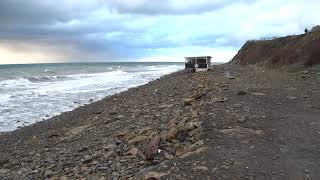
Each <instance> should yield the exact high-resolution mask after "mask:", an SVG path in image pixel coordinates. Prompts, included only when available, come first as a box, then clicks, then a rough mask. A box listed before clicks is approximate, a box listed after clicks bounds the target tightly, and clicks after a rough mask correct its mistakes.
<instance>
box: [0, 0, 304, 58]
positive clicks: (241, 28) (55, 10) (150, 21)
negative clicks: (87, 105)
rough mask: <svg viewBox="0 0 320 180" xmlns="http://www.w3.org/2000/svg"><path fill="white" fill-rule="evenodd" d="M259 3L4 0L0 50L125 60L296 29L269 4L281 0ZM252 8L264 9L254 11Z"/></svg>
mask: <svg viewBox="0 0 320 180" xmlns="http://www.w3.org/2000/svg"><path fill="white" fill-rule="evenodd" d="M261 2H262V4H259V3H257V2H256V1H254V0H238V1H232V0H197V1H196V0H184V1H182V0H162V1H155V0H121V1H120V0H83V1H78V0H56V1H52V0H0V50H1V47H4V48H10V49H11V50H13V51H26V52H28V51H36V50H37V49H39V50H41V51H45V52H46V51H48V52H54V53H57V54H60V55H61V57H65V58H66V59H67V58H69V59H73V58H74V59H79V58H82V59H85V58H86V57H90V58H92V59H95V58H96V59H99V60H101V59H112V60H120V59H123V58H143V57H145V56H147V55H150V53H152V52H156V53H161V54H157V55H163V54H166V53H168V52H170V51H169V50H170V49H177V48H181V49H183V48H184V47H186V46H188V47H190V46H196V47H204V48H217V49H219V48H220V47H232V48H239V47H240V46H241V44H242V43H243V42H244V41H245V40H246V39H247V38H252V37H256V36H259V35H260V34H263V33H260V34H258V33H256V34H253V33H252V32H253V29H254V28H253V27H263V28H261V29H255V30H257V31H259V32H267V31H266V29H267V28H268V27H267V25H266V24H267V23H266V22H268V23H270V22H272V23H273V24H275V23H277V24H279V26H284V27H285V28H291V29H292V25H291V24H289V25H287V24H286V23H284V22H283V21H284V20H282V19H281V18H278V17H283V16H281V14H280V15H279V14H275V13H273V12H272V13H271V11H270V10H268V11H266V10H264V9H267V8H269V9H272V8H275V7H276V6H274V7H273V5H272V4H268V2H267V1H261ZM290 2H291V1H290ZM294 2H295V1H294ZM294 2H292V3H291V4H290V5H292V4H293V5H294ZM297 2H298V1H297ZM297 2H296V3H297ZM284 4H285V3H284ZM282 5H283V4H279V6H282ZM298 5H299V3H298ZM298 5H297V6H298ZM267 6H268V7H267ZM283 6H284V5H283ZM284 7H287V6H284ZM294 8H295V7H294ZM251 11H257V12H255V13H257V14H259V13H261V14H262V15H260V16H257V17H256V16H252V14H251ZM260 11H263V12H260ZM264 11H265V12H264ZM282 11H283V10H282V9H280V10H279V12H280V13H281V12H282ZM237 13H238V14H237ZM264 14H266V15H264ZM273 14H275V15H274V17H273ZM288 17H291V16H288ZM260 19H262V20H263V22H264V23H261V22H260ZM269 19H270V20H269ZM289 20H291V19H289ZM257 24H258V25H257ZM259 24H260V25H259ZM261 24H262V25H265V26H261ZM277 27H278V26H277ZM299 27H300V26H299ZM281 30H282V29H280V28H279V30H278V29H277V31H281ZM268 32H269V31H268ZM252 34H253V35H252ZM265 34H267V33H265ZM198 49H199V48H198ZM0 63H1V62H0Z"/></svg>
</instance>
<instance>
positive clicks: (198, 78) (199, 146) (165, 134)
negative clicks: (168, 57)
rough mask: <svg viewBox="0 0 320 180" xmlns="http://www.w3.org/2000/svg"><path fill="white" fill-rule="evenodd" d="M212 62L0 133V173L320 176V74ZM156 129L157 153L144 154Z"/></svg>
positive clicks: (17, 175) (62, 176) (42, 175)
mask: <svg viewBox="0 0 320 180" xmlns="http://www.w3.org/2000/svg"><path fill="white" fill-rule="evenodd" d="M212 69H213V70H212V71H208V72H204V73H202V72H201V73H191V74H189V73H184V72H183V71H177V72H174V73H171V74H168V75H164V76H162V77H160V78H158V79H156V80H154V81H150V82H149V83H147V84H145V85H141V86H138V87H134V88H130V89H128V90H126V91H123V92H120V93H117V94H114V95H111V96H108V97H105V98H103V99H101V100H99V101H96V102H93V103H91V104H89V105H85V106H81V107H79V108H76V109H74V110H73V111H69V112H64V113H62V114H61V115H58V116H54V117H52V118H50V119H48V120H45V121H41V122H38V123H35V124H32V125H30V126H27V127H23V128H21V129H18V130H15V131H11V132H7V133H4V134H1V133H0V146H1V147H2V148H1V150H0V177H2V178H3V179H34V178H40V179H44V178H52V179H59V178H60V179H76V178H83V177H86V178H98V179H99V178H101V177H104V178H105V179H112V178H124V179H126V178H127V179H143V178H144V179H147V178H160V177H161V178H171V179H206V178H210V177H212V178H223V179H228V178H232V177H239V178H253V177H255V178H258V179H265V178H267V177H270V175H271V174H269V173H262V172H274V173H272V175H271V176H272V177H273V178H276V179H283V178H286V177H301V178H306V175H308V176H309V177H311V179H317V178H319V177H320V174H319V172H320V169H319V167H320V164H319V163H320V162H319V161H317V159H320V154H317V152H318V149H319V146H318V144H320V142H319V139H320V135H319V134H317V133H316V132H317V131H319V130H320V127H318V126H317V123H320V122H319V120H318V119H317V117H319V115H320V102H319V101H318V100H317V99H320V95H319V92H318V91H317V89H318V88H319V83H320V77H318V75H317V74H299V73H296V74H293V73H287V72H280V71H274V70H270V69H264V68H260V67H256V66H238V65H229V64H225V65H219V66H213V68H212ZM226 72H229V75H228V76H226V75H225V73H226ZM307 90H308V91H307ZM302 122H303V123H302ZM301 123H302V124H301ZM288 124H289V126H288ZM310 133H311V134H312V137H311V138H310V135H309V134H310ZM157 136H159V137H160V143H159V144H158V145H159V147H158V148H159V149H160V150H161V151H160V152H159V153H158V154H151V156H152V159H153V160H147V159H146V155H148V151H146V149H148V145H149V143H151V142H153V141H152V140H153V139H154V138H156V137H157ZM297 137H299V138H297ZM270 139H272V140H270ZM307 140H308V141H307ZM296 144H297V145H299V146H296ZM300 146H304V147H306V148H307V149H301V148H300ZM281 148H282V149H283V148H286V151H282V150H281ZM308 152H313V153H311V154H310V153H308ZM291 155H294V156H291ZM301 155H304V156H303V158H295V157H297V156H299V157H300V156H301ZM275 157H276V158H275ZM288 161H290V162H292V163H291V164H290V165H288V164H286V162H288ZM244 167H248V168H244ZM306 169H307V171H308V172H309V173H306V172H305V170H306ZM280 170H281V171H280ZM282 172H285V173H282Z"/></svg>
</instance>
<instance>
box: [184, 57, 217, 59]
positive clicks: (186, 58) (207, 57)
mask: <svg viewBox="0 0 320 180" xmlns="http://www.w3.org/2000/svg"><path fill="white" fill-rule="evenodd" d="M185 58H186V59H196V58H212V57H211V56H194V57H185Z"/></svg>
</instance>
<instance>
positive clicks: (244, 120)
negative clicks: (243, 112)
mask: <svg viewBox="0 0 320 180" xmlns="http://www.w3.org/2000/svg"><path fill="white" fill-rule="evenodd" d="M246 120H247V119H246V117H240V118H239V119H237V122H238V123H244V122H246Z"/></svg>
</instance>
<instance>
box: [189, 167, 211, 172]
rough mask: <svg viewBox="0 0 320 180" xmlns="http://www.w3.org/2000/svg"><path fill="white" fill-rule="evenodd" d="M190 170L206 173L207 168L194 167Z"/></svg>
mask: <svg viewBox="0 0 320 180" xmlns="http://www.w3.org/2000/svg"><path fill="white" fill-rule="evenodd" d="M192 170H194V171H208V170H209V168H208V167H206V166H196V167H194V168H192Z"/></svg>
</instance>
